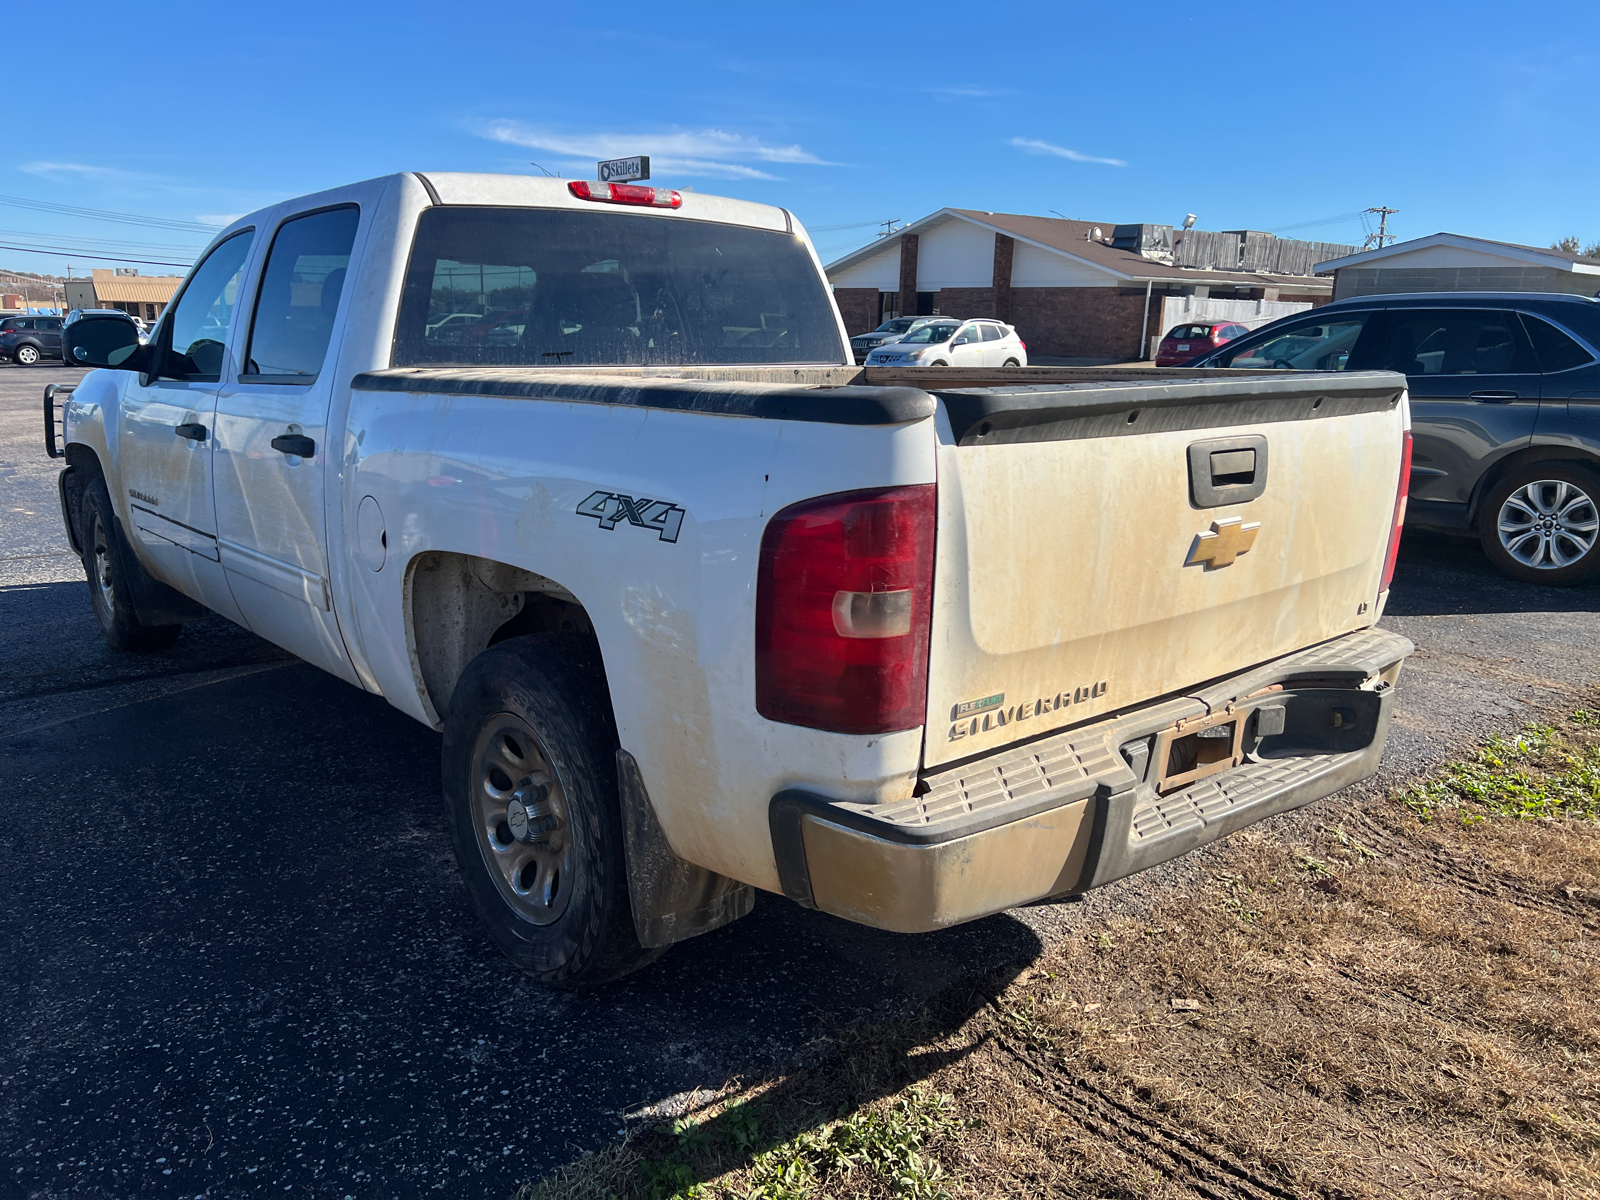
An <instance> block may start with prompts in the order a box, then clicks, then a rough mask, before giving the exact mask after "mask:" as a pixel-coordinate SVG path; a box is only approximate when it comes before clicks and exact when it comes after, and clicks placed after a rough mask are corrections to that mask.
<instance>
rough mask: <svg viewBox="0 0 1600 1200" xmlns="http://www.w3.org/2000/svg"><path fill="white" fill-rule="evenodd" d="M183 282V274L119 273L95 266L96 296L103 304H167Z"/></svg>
mask: <svg viewBox="0 0 1600 1200" xmlns="http://www.w3.org/2000/svg"><path fill="white" fill-rule="evenodd" d="M182 282H183V276H182V275H118V274H117V273H116V272H114V271H109V270H106V269H105V268H103V267H96V268H94V296H95V299H96V300H98V301H99V302H100V303H102V304H105V303H108V302H109V303H120V304H128V303H138V304H165V303H167V302H168V301H169V300H171V299H172V295H173V293H174V292H176V291H177V290H178V285H179V284H180V283H182Z"/></svg>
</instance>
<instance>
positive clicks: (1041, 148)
mask: <svg viewBox="0 0 1600 1200" xmlns="http://www.w3.org/2000/svg"><path fill="white" fill-rule="evenodd" d="M1011 144H1012V145H1013V146H1015V147H1017V149H1019V150H1021V151H1022V152H1023V153H1024V154H1038V155H1054V156H1055V157H1056V158H1066V159H1070V160H1072V161H1073V162H1081V163H1099V164H1100V165H1101V166H1105V167H1125V166H1127V165H1128V164H1127V163H1125V162H1123V161H1122V159H1120V158H1096V157H1095V156H1094V155H1093V154H1079V153H1078V152H1077V151H1076V150H1068V149H1067V148H1066V147H1065V146H1056V145H1052V144H1051V143H1050V142H1041V141H1040V140H1039V139H1038V138H1025V137H1014V138H1012V139H1011Z"/></svg>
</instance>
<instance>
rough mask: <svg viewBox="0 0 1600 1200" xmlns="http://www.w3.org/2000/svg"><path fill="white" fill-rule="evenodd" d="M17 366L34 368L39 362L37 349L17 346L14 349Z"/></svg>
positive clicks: (35, 347)
mask: <svg viewBox="0 0 1600 1200" xmlns="http://www.w3.org/2000/svg"><path fill="white" fill-rule="evenodd" d="M16 358H17V365H18V366H23V367H31V366H35V365H37V364H38V362H39V347H37V346H18V347H17V349H16Z"/></svg>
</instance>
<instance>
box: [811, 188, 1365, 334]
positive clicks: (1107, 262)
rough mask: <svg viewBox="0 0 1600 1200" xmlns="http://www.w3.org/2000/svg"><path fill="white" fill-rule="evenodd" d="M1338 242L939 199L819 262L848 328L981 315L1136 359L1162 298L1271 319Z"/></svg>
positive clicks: (1317, 297) (1299, 297) (1313, 287)
mask: <svg viewBox="0 0 1600 1200" xmlns="http://www.w3.org/2000/svg"><path fill="white" fill-rule="evenodd" d="M1350 249H1353V247H1342V246H1323V245H1322V244H1320V243H1309V242H1299V241H1291V240H1289V239H1278V238H1273V237H1272V235H1271V234H1260V233H1254V232H1246V231H1237V232H1233V233H1226V234H1222V233H1211V232H1205V231H1201V230H1189V231H1178V232H1177V233H1174V231H1173V229H1172V227H1171V226H1170V225H1120V226H1113V225H1111V224H1103V225H1098V226H1097V225H1096V224H1095V223H1094V222H1092V221H1069V220H1064V219H1060V218H1056V217H1030V216H1020V215H1016V214H1013V213H994V212H980V211H977V210H974V209H962V208H945V209H940V210H939V211H938V212H936V213H934V214H933V215H931V216H928V217H924V218H923V219H922V220H920V221H917V222H914V223H913V224H911V225H908V226H906V227H905V228H904V229H903V230H901V231H899V232H898V233H895V234H892V235H890V236H889V237H886V238H880V239H879V240H877V241H875V242H871V243H869V244H868V245H865V246H862V247H861V248H860V249H859V250H856V251H853V252H852V253H850V254H847V255H845V256H844V257H843V258H841V259H839V260H838V261H836V262H834V263H831V264H830V265H829V266H828V268H827V272H828V279H829V281H830V282H831V283H832V284H833V289H834V293H833V294H834V299H835V300H836V301H837V302H838V304H839V311H840V312H841V313H842V314H843V315H844V321H845V326H846V328H847V329H848V330H849V331H850V333H851V334H852V335H853V334H857V333H863V332H865V331H866V330H869V329H872V328H875V327H876V326H877V325H878V324H879V322H880V321H881V320H883V318H884V317H886V316H894V315H899V314H909V313H916V314H919V315H926V314H931V313H940V314H945V315H949V316H955V317H995V318H998V319H999V320H1002V321H1005V322H1007V323H1009V324H1011V325H1014V326H1016V328H1017V332H1018V333H1019V334H1021V335H1022V338H1023V340H1024V341H1025V342H1027V343H1028V350H1029V353H1030V354H1031V355H1034V356H1036V357H1037V356H1063V357H1076V356H1082V357H1096V358H1143V357H1145V355H1146V354H1147V353H1148V351H1149V345H1150V341H1151V339H1152V338H1155V337H1159V336H1160V335H1161V334H1162V333H1163V332H1165V329H1164V326H1163V320H1162V314H1163V303H1164V302H1165V301H1168V300H1170V299H1173V298H1177V297H1190V298H1193V297H1200V298H1211V299H1213V300H1238V301H1253V302H1256V303H1255V305H1254V306H1253V311H1255V312H1257V313H1258V314H1260V315H1263V316H1264V318H1265V319H1271V318H1272V317H1273V316H1277V315H1282V314H1281V311H1278V310H1277V309H1276V306H1277V305H1278V304H1281V303H1282V302H1296V307H1304V306H1306V305H1313V304H1323V303H1326V302H1327V301H1329V300H1331V299H1332V298H1333V280H1332V279H1330V278H1319V277H1316V276H1314V275H1312V273H1311V267H1312V263H1313V261H1314V259H1315V258H1317V257H1319V256H1320V257H1323V258H1327V257H1332V253H1331V252H1337V251H1348V250H1350ZM1324 251H1326V252H1324ZM1218 262H1224V263H1228V264H1229V265H1250V266H1256V267H1258V268H1263V269H1257V270H1227V269H1219V268H1218V267H1217V266H1216V265H1215V264H1217V263H1218ZM1286 268H1287V269H1286ZM1268 304H1272V305H1273V306H1274V310H1273V311H1271V312H1270V315H1267V312H1268V308H1267V306H1268ZM1245 323H1247V324H1255V323H1260V322H1259V321H1257V322H1251V321H1249V320H1246V321H1245Z"/></svg>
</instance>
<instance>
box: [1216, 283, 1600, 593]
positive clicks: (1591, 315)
mask: <svg viewBox="0 0 1600 1200" xmlns="http://www.w3.org/2000/svg"><path fill="white" fill-rule="evenodd" d="M1192 365H1193V366H1197V367H1242V368H1248V369H1255V370H1262V369H1275V370H1292V371H1330V370H1331V371H1341V370H1342V371H1360V370H1386V371H1399V372H1400V373H1401V374H1403V375H1405V376H1406V379H1407V383H1408V385H1409V391H1410V395H1411V431H1412V459H1411V499H1410V502H1409V504H1408V506H1407V510H1406V524H1407V525H1408V526H1411V527H1414V528H1423V529H1435V530H1442V531H1447V532H1471V533H1476V534H1477V536H1478V538H1479V540H1480V541H1481V542H1482V543H1483V548H1484V551H1485V552H1486V553H1487V554H1488V555H1489V558H1490V559H1491V560H1492V561H1493V562H1494V564H1495V565H1496V566H1497V567H1499V568H1500V570H1501V571H1503V572H1505V573H1506V574H1507V575H1511V576H1514V577H1516V578H1518V579H1526V580H1530V581H1532V582H1534V583H1549V584H1565V583H1577V582H1579V581H1580V580H1583V579H1587V578H1589V577H1590V576H1592V575H1594V574H1595V572H1596V571H1600V549H1597V542H1600V300H1591V299H1588V298H1587V297H1584V296H1570V295H1561V294H1556V293H1544V292H1423V293H1416V294H1410V295H1403V296H1399V295H1397V296H1361V297H1358V298H1354V299H1350V300H1339V301H1335V302H1334V303H1332V304H1328V305H1324V306H1323V307H1321V308H1318V309H1315V310H1313V311H1311V312H1307V313H1299V314H1297V315H1295V316H1292V317H1285V318H1284V319H1283V320H1281V321H1274V322H1273V323H1272V324H1271V325H1267V326H1265V327H1263V328H1261V329H1258V330H1256V331H1255V332H1254V333H1253V334H1251V335H1250V336H1249V337H1245V338H1240V339H1238V340H1237V341H1233V342H1229V343H1228V344H1227V345H1226V346H1224V347H1222V348H1221V349H1219V350H1217V351H1216V352H1215V353H1213V354H1209V355H1207V356H1206V357H1205V358H1203V359H1201V360H1199V361H1198V362H1195V363H1194V364H1192Z"/></svg>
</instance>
